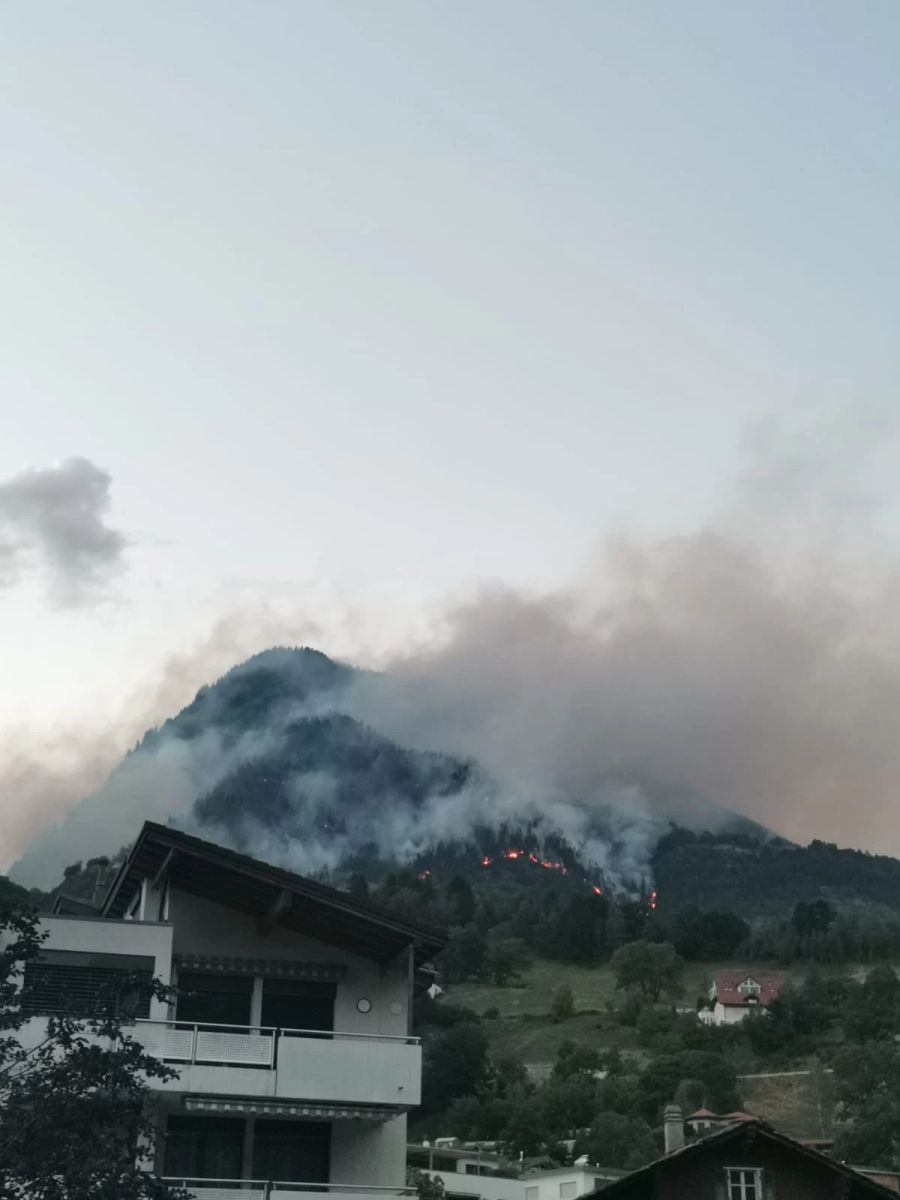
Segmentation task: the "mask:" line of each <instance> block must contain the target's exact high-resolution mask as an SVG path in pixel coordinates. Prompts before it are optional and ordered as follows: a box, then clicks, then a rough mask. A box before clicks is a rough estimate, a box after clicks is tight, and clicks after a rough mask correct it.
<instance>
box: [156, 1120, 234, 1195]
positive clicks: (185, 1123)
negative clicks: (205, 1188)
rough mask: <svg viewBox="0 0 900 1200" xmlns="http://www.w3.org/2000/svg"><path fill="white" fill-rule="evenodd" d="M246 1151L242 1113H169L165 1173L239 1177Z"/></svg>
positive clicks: (230, 1178) (214, 1177) (216, 1177)
mask: <svg viewBox="0 0 900 1200" xmlns="http://www.w3.org/2000/svg"><path fill="white" fill-rule="evenodd" d="M243 1153H244V1122H243V1120H242V1119H241V1118H240V1117H174V1116H173V1117H169V1120H168V1123H167V1125H166V1154H165V1173H166V1175H168V1176H170V1177H172V1178H174V1179H215V1180H222V1181H226V1180H235V1179H240V1177H241V1159H242V1158H243Z"/></svg>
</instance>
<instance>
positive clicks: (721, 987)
mask: <svg viewBox="0 0 900 1200" xmlns="http://www.w3.org/2000/svg"><path fill="white" fill-rule="evenodd" d="M745 979H752V980H753V981H754V983H758V984H759V992H758V994H753V993H745V992H739V991H738V986H739V985H740V984H742V983H743V982H744V980H745ZM783 986H784V976H783V975H776V974H774V973H771V972H765V973H763V972H759V971H720V972H719V974H718V975H716V976H715V978H714V979H713V988H714V989H715V998H716V1000H717V1002H718V1003H719V1004H725V1005H732V1006H735V1007H741V1008H747V1007H750V1008H753V1007H755V1006H756V1005H759V1006H760V1007H761V1008H767V1007H768V1006H769V1005H770V1004H771V1003H772V1001H773V1000H775V999H777V997H778V993H779V992H780V991H781V989H782V987H783Z"/></svg>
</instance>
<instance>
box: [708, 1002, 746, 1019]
mask: <svg viewBox="0 0 900 1200" xmlns="http://www.w3.org/2000/svg"><path fill="white" fill-rule="evenodd" d="M749 1012H750V1009H749V1008H738V1007H736V1006H735V1005H733V1004H722V1003H721V1002H720V1001H719V1000H717V1001H716V1003H715V1005H714V1006H713V1023H714V1024H716V1025H738V1024H740V1022H741V1021H743V1020H744V1018H745V1017H746V1016H747V1015H748V1014H749Z"/></svg>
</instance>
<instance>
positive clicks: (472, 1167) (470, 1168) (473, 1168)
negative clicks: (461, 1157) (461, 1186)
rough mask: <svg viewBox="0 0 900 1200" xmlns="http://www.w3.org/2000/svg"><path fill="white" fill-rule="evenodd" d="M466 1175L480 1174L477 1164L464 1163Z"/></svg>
mask: <svg viewBox="0 0 900 1200" xmlns="http://www.w3.org/2000/svg"><path fill="white" fill-rule="evenodd" d="M466 1174H467V1175H478V1174H480V1172H479V1170H478V1165H477V1163H466Z"/></svg>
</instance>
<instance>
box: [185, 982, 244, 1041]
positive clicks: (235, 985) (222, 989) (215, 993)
mask: <svg viewBox="0 0 900 1200" xmlns="http://www.w3.org/2000/svg"><path fill="white" fill-rule="evenodd" d="M252 993H253V980H252V978H251V977H250V976H249V975H204V974H201V973H199V972H198V973H196V974H191V973H185V974H179V976H178V1004H177V1008H176V1015H177V1019H178V1020H179V1021H189V1022H190V1023H191V1024H192V1025H230V1026H233V1027H234V1028H236V1029H246V1028H247V1026H248V1025H249V1024H250V997H251V995H252Z"/></svg>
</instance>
